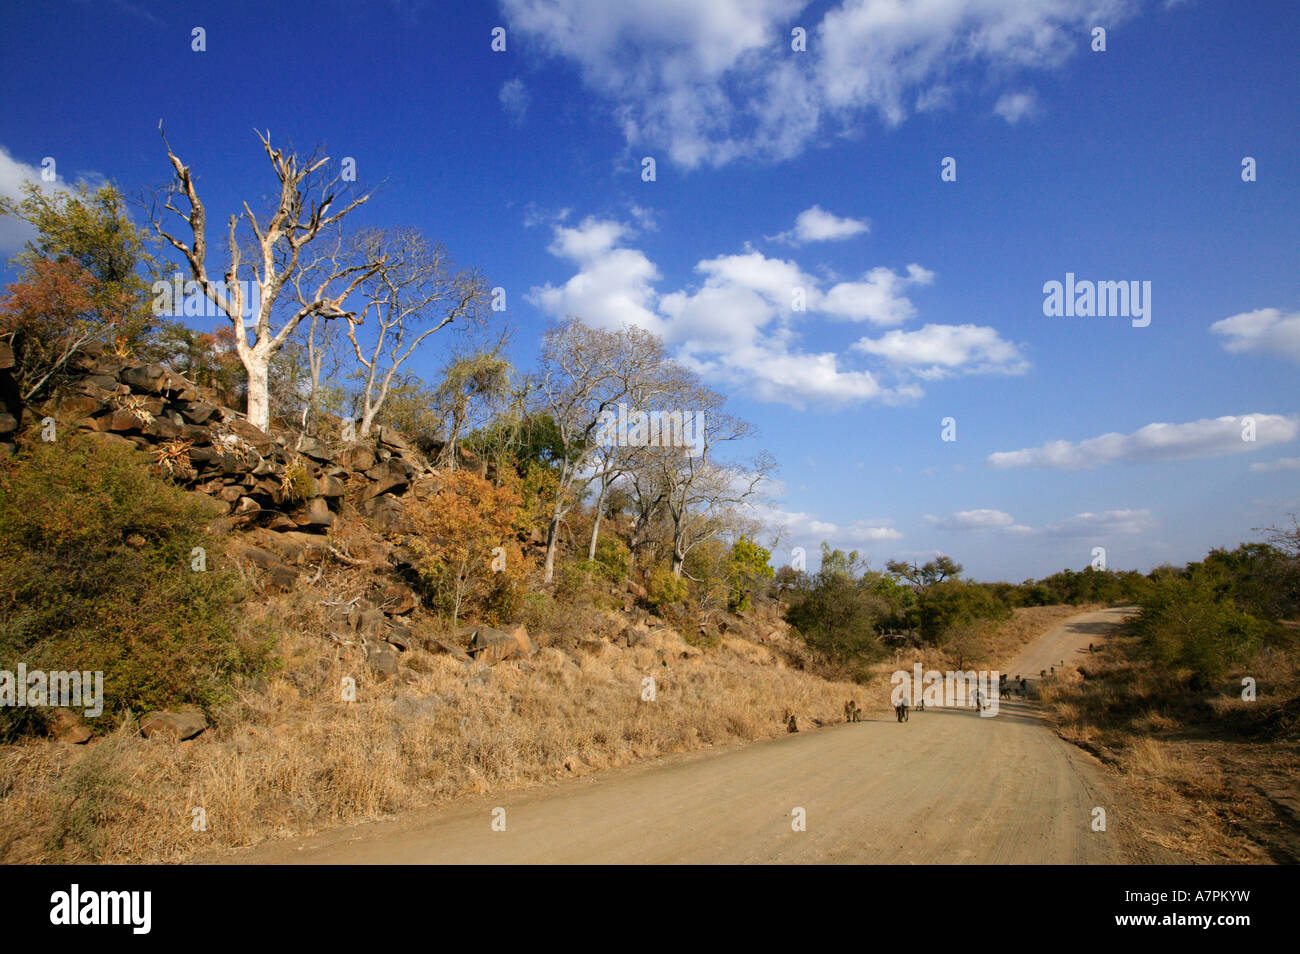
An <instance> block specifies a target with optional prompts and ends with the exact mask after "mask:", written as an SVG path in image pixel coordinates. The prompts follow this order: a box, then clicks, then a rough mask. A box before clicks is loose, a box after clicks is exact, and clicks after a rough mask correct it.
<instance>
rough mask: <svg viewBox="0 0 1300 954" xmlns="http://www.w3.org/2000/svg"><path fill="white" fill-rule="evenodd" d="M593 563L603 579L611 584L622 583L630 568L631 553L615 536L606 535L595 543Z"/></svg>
mask: <svg viewBox="0 0 1300 954" xmlns="http://www.w3.org/2000/svg"><path fill="white" fill-rule="evenodd" d="M594 562H595V564H596V566H597V567H598V568H599V570H600V573H601V575H603V576H604V577H605V579H607V580H609V581H610V582H611V583H622V582H623V581H624V580H626V579H627V574H628V570H629V569H631V566H632V551H631V550H629V549H628V548H627V544H626V543H624V542H623V541H622V540H621V539H619V538H618V537H617V536H615V535H614V534H612V533H606V534H604V535H603V536H602V537H601V538H600V539H599V540H597V541H596V559H595V561H594Z"/></svg>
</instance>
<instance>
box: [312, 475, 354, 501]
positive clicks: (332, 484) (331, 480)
mask: <svg viewBox="0 0 1300 954" xmlns="http://www.w3.org/2000/svg"><path fill="white" fill-rule="evenodd" d="M346 489H347V488H346V485H345V484H344V483H343V481H341V480H339V479H338V478H337V477H334V476H332V475H329V474H326V475H325V476H323V477H321V478H320V479H318V480H317V481H316V490H317V492H318V493H319V494H320V495H321V496H322V497H331V498H332V497H342V496H343V492H344V490H346Z"/></svg>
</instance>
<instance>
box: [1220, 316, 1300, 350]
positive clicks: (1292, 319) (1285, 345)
mask: <svg viewBox="0 0 1300 954" xmlns="http://www.w3.org/2000/svg"><path fill="white" fill-rule="evenodd" d="M1210 332H1211V333H1212V334H1216V335H1223V336H1224V337H1225V338H1227V339H1228V340H1227V341H1225V342H1224V343H1223V347H1224V349H1225V350H1227V351H1231V352H1233V353H1236V354H1240V353H1242V352H1246V351H1262V352H1264V353H1265V354H1274V355H1278V356H1280V357H1283V358H1289V359H1291V360H1292V361H1298V362H1300V311H1293V312H1290V313H1289V314H1283V313H1282V311H1281V310H1280V309H1277V308H1259V309H1257V310H1255V311H1247V312H1242V313H1241V314H1239V315H1233V316H1232V317H1231V318H1224V319H1223V320H1222V321H1216V322H1215V323H1214V324H1212V325H1210Z"/></svg>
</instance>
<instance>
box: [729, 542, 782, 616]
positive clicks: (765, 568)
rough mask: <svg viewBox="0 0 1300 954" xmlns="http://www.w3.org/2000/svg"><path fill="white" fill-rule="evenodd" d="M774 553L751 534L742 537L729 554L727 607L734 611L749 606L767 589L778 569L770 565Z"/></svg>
mask: <svg viewBox="0 0 1300 954" xmlns="http://www.w3.org/2000/svg"><path fill="white" fill-rule="evenodd" d="M770 559H772V552H771V551H770V550H766V549H764V548H763V547H760V546H759V545H758V544H757V543H755V542H754V541H753V540H750V539H749V538H748V537H741V538H740V539H739V540H737V541H736V542H735V543H734V544H732V546H731V551H730V552H729V553H728V554H727V560H726V564H725V566H726V576H727V584H728V587H729V592H728V594H727V608H728V609H729V610H731V611H732V612H733V613H739V612H743V611H744V610H747V609H748V608H749V604H750V598H751V597H752V596H753V594H754V593H756V592H758V591H760V590H761V589H764V588H765V587H766V584H767V582H768V581H769V580H771V579H772V578H773V576H775V571H774V570H773V569H772V567H770V566H769V565H768V561H769V560H770Z"/></svg>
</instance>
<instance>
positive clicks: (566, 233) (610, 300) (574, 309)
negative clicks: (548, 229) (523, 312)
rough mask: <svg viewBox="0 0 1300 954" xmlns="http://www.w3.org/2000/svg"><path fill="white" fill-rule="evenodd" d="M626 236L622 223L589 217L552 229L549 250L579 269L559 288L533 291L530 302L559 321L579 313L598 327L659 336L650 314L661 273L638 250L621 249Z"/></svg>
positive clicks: (660, 329)
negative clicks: (625, 327)
mask: <svg viewBox="0 0 1300 954" xmlns="http://www.w3.org/2000/svg"><path fill="white" fill-rule="evenodd" d="M628 233H629V230H628V228H627V226H625V225H623V224H622V223H620V222H615V221H612V220H609V219H597V218H595V217H592V216H588V217H587V218H585V219H583V221H582V222H580V223H579V224H578V225H576V226H573V227H569V226H565V225H557V226H555V227H554V239H553V241H552V242H551V244H550V245H549V246H548V251H550V253H551V254H552V255H555V256H558V257H560V258H566V259H569V260H570V261H572V262H574V263H575V264H577V265H578V267H579V270H578V272H577V274H575V275H574V276H573V277H572V278H570V279H569V280H568V281H567V282H565V283H564V284H563V285H561V286H558V287H556V286H554V285H551V284H550V283H547V284H546V285H543V286H541V287H538V288H534V289H532V291H531V292H530V293H529V295H528V300H529V301H530V302H532V303H533V304H534V305H536V306H537V307H538V308H540V309H542V311H544V312H546V313H548V314H550V315H552V316H554V317H557V318H562V317H565V316H567V315H578V316H580V317H581V318H582V319H583V320H584V321H586V322H587V323H588V324H591V325H593V326H596V327H603V328H611V329H613V328H620V327H622V326H623V325H628V324H631V325H638V326H640V327H642V328H645V329H647V330H649V331H653V332H655V333H656V334H663V331H664V329H663V325H662V322H661V320H660V318H659V316H658V315H657V314H656V313H655V311H654V310H653V309H654V305H655V302H656V300H657V297H658V296H657V295H656V293H655V291H654V287H653V283H654V282H656V281H658V280H659V277H660V275H659V270H658V269H657V268H656V267H655V265H654V263H653V262H651V261H650V260H649V259H648V258H646V256H645V255H644V254H643V253H641V252H640V251H637V250H636V249H630V248H621V247H619V243H620V242H621V241H622V240H623V238H624V237H625V236H627V235H628Z"/></svg>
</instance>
